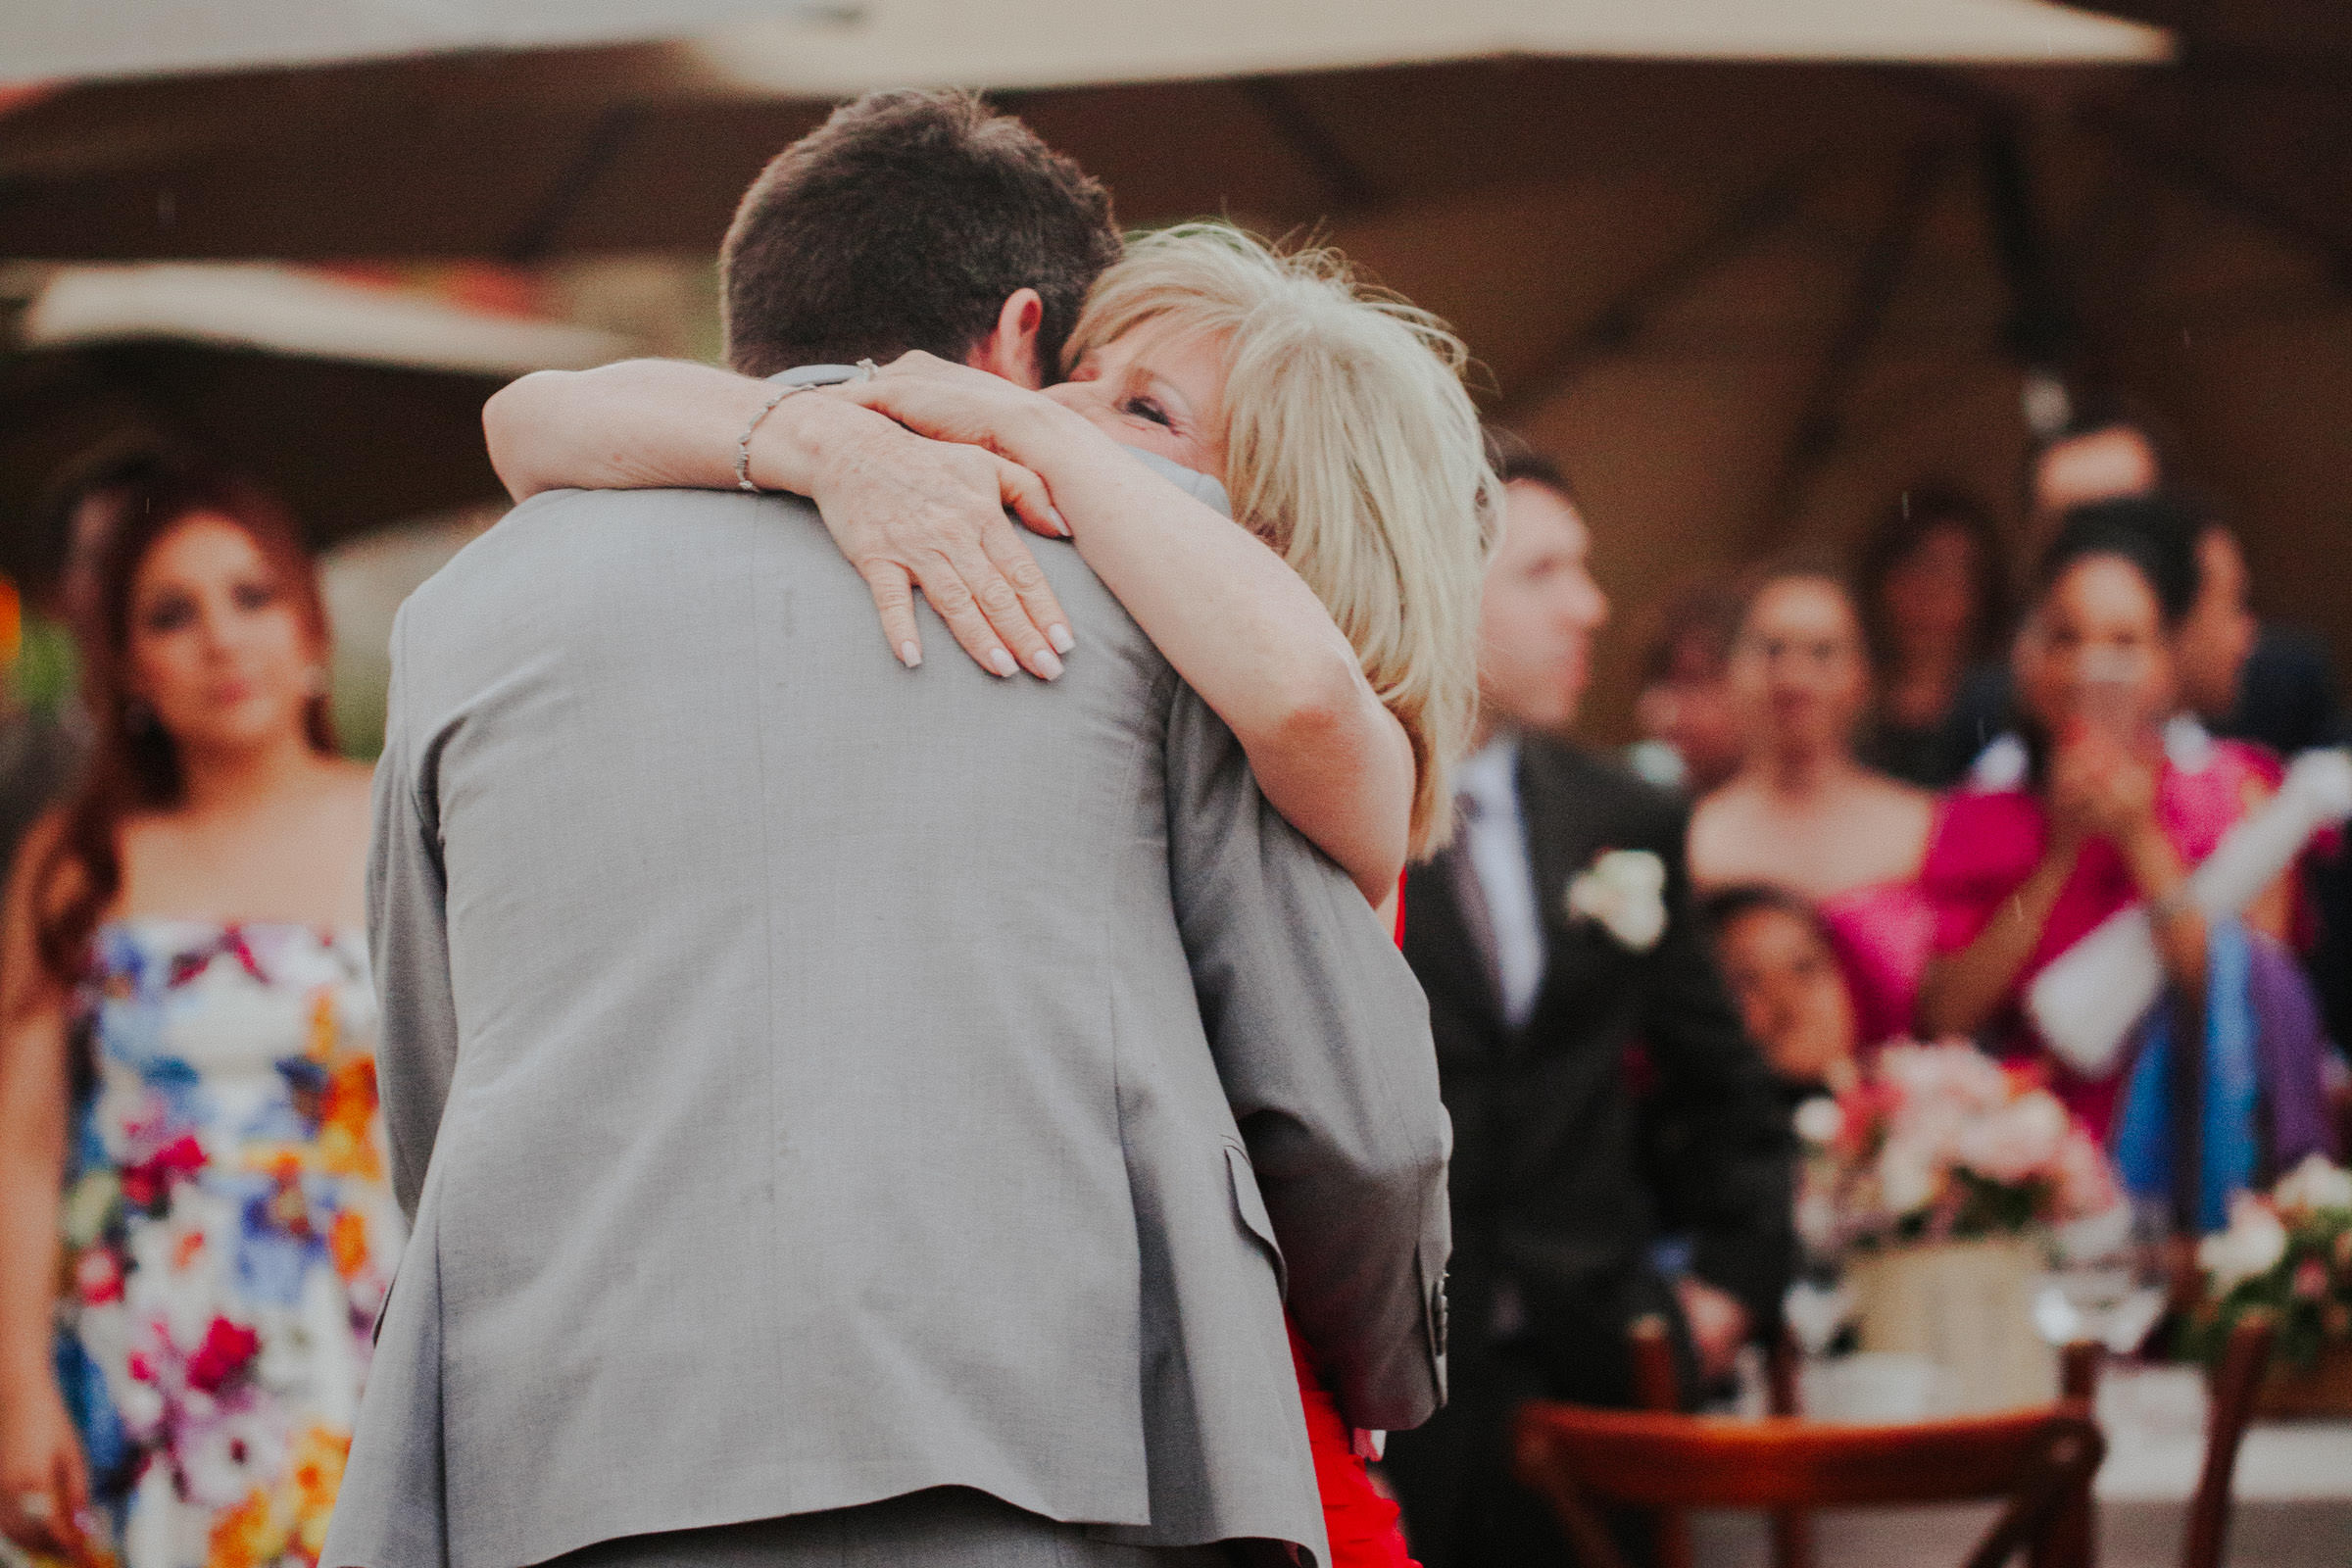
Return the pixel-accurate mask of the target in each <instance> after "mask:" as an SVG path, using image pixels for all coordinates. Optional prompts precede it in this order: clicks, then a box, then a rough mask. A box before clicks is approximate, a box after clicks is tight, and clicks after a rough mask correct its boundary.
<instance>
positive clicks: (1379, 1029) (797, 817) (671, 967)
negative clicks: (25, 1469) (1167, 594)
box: [325, 491, 1448, 1568]
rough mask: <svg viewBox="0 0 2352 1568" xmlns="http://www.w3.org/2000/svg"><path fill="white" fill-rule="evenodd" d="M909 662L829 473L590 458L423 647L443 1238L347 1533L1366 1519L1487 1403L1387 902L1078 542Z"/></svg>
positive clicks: (407, 874) (422, 1190)
mask: <svg viewBox="0 0 2352 1568" xmlns="http://www.w3.org/2000/svg"><path fill="white" fill-rule="evenodd" d="M1038 553H1039V556H1040V558H1041V560H1042V562H1043V564H1044V565H1045V567H1046V570H1047V572H1048V574H1049V576H1050V577H1051V578H1052V579H1053V581H1054V588H1055V591H1056V593H1057V594H1058V595H1059V596H1060V598H1061V602H1062V604H1063V606H1064V607H1065V609H1067V610H1068V612H1069V613H1070V616H1071V624H1072V626H1073V628H1074V629H1075V630H1076V632H1077V634H1078V638H1079V646H1078V649H1077V651H1076V653H1075V654H1074V655H1073V656H1072V657H1071V659H1070V660H1069V662H1068V664H1069V667H1068V673H1067V674H1066V675H1065V676H1064V677H1063V678H1062V679H1061V680H1060V681H1059V682H1057V683H1055V684H1054V685H1052V686H1047V685H1043V684H1040V683H1038V682H1035V681H1032V680H1029V679H1027V678H1025V677H1024V678H1020V679H1016V680H1013V681H998V680H995V679H993V678H992V677H990V676H987V675H985V674H983V673H981V672H980V671H979V670H978V669H976V668H975V667H973V666H972V665H971V663H970V662H969V661H967V660H965V659H964V658H963V657H962V656H961V655H960V654H959V653H957V652H956V651H955V650H954V649H953V647H952V646H951V644H950V643H949V641H948V639H947V637H946V635H945V631H944V628H943V627H942V626H941V625H940V624H939V622H937V621H936V620H933V621H931V622H930V640H931V645H932V648H933V657H932V659H931V661H930V662H928V663H926V664H925V665H924V666H923V667H922V668H921V669H919V670H915V671H908V670H905V669H901V668H900V667H898V665H897V664H896V663H895V662H893V661H892V660H891V659H890V658H889V657H888V655H887V654H886V653H885V652H884V651H883V650H882V648H881V646H880V644H879V642H878V641H877V639H876V636H875V631H874V626H873V621H872V611H871V609H870V607H869V603H868V599H867V595H866V592H865V589H864V586H863V585H862V583H861V582H860V581H859V580H858V577H857V575H856V573H855V572H854V571H852V570H851V569H850V567H849V566H848V565H847V564H845V563H843V561H842V560H841V559H840V558H839V556H838V555H837V554H836V552H835V550H834V547H833V545H832V543H831V542H830V540H829V539H828V538H827V536H826V535H825V533H824V531H823V528H822V526H821V524H819V523H818V522H817V521H816V519H815V516H814V514H813V512H812V510H811V509H809V507H808V506H807V505H806V504H805V503H801V502H798V501H795V500H791V499H786V498H777V497H754V496H746V495H737V494H726V493H716V492H644V491H640V492H617V493H588V492H560V493H557V494H553V495H548V496H543V497H540V498H537V499H535V500H533V501H531V502H529V503H526V504H525V505H523V506H522V507H519V508H517V509H516V510H515V512H514V513H513V514H512V515H510V516H508V517H507V519H506V520H504V521H503V522H501V523H500V524H499V525H498V526H497V527H496V528H494V529H492V530H491V531H490V532H489V533H488V534H487V535H485V536H484V537H483V538H482V539H480V540H478V541H476V542H475V543H474V544H473V545H471V546H469V547H468V548H467V549H466V551H465V552H464V553H463V554H461V555H460V556H459V558H458V559H457V560H456V561H455V562H453V563H452V564H450V566H449V567H448V568H446V569H445V570H444V571H442V572H441V573H440V575H438V576H437V577H435V578H434V579H433V580H432V581H430V582H429V583H427V584H426V585H425V586H424V587H423V588H421V589H419V590H418V591H417V594H416V595H415V597H414V598H412V599H411V601H410V602H409V604H408V606H407V607H406V608H405V610H404V611H403V613H402V614H401V616H400V620H399V622H398V625H397V628H396V630H395V632H394V635H393V662H394V686H393V694H392V697H391V707H390V715H389V721H388V724H387V732H386V746H385V752H384V756H383V760H382V762H381V764H380V766H379V771H378V775H377V795H376V801H377V816H376V835H375V843H374V847H373V851H372V858H371V865H370V874H369V885H370V935H371V940H372V945H373V950H374V956H375V963H376V975H377V979H378V981H379V983H380V985H381V987H382V990H383V1003H384V1038H383V1045H382V1057H381V1076H382V1085H383V1094H384V1104H385V1109H386V1115H387V1120H388V1123H389V1129H390V1136H391V1148H392V1161H393V1167H394V1179H395V1182H396V1185H397V1187H398V1190H399V1193H400V1197H401V1200H402V1202H403V1204H404V1206H406V1207H408V1208H409V1209H411V1211H412V1213H413V1215H414V1218H415V1235H414V1239H413V1240H412V1241H411V1243H410V1250H409V1252H408V1254H407V1256H406V1258H405V1259H404V1261H403V1264H402V1267H401V1272H400V1276H399V1279H398V1280H397V1282H396V1284H395V1286H394V1289H393V1292H392V1296H391V1299H390V1301H389V1302H388V1304H387V1306H386V1308H385V1313H384V1316H383V1319H382V1321H381V1324H380V1326H379V1329H380V1342H379V1347H378V1352H377V1358H376V1361H375V1365H374V1368H373V1371H372V1374H371V1379H370V1384H369V1388H368V1397H367V1399H366V1401H365V1404H364V1406H363V1409H362V1411H361V1416H360V1422H359V1430H358V1434H357V1438H356V1441H355V1445H354V1448H353V1451H352V1455H351V1461H350V1466H349V1470H348V1472H347V1474H346V1476H345V1479H344V1483H343V1492H342V1498H341V1502H340V1505H339V1507H338V1508H337V1511H336V1515H335V1519H334V1525H333V1529H332V1531H331V1533H330V1536H329V1540H328V1543H327V1549H326V1553H325V1568H344V1565H360V1568H441V1565H448V1568H516V1565H520V1564H527V1563H534V1562H538V1561H541V1560H543V1559H545V1558H548V1557H551V1556H554V1555H556V1554H558V1553H560V1552H564V1551H566V1550H569V1549H572V1548H575V1547H578V1546H581V1545H585V1544H590V1543H593V1542H596V1541H600V1540H605V1539H610V1538H613V1537H617V1536H624V1535H632V1534H638V1533H643V1532H650V1531H663V1530H676V1529H684V1528H690V1527H695V1526H703V1525H714V1524H722V1523H728V1522H734V1521H740V1520H748V1519H757V1518H764V1517H771V1516H776V1515H782V1514H790V1513H799V1512H805V1511H810V1510H816V1509H827V1508H837V1507H845V1506H850V1505H854V1504H858V1503H862V1502H867V1501H872V1500H876V1499H880V1498H885V1497H890V1496H894V1495H900V1494H904V1493H907V1492H911V1491H915V1490H918V1489H921V1488H927V1487H935V1486H946V1485H958V1486H966V1487H972V1488H977V1489H979V1490H982V1491H985V1492H988V1493H991V1494H994V1495H997V1496H999V1497H1002V1498H1005V1500H1007V1501H1009V1502H1012V1503H1014V1504H1016V1505H1018V1506H1020V1507H1022V1508H1026V1509H1030V1510H1032V1511H1034V1512H1037V1513H1041V1514H1045V1515H1048V1516H1051V1517H1053V1518H1056V1519H1065V1520H1078V1521H1085V1522H1089V1523H1091V1524H1095V1525H1098V1526H1100V1527H1102V1528H1103V1531H1104V1532H1105V1533H1110V1534H1115V1535H1117V1536H1119V1537H1120V1538H1121V1539H1132V1540H1134V1541H1137V1542H1139V1543H1145V1544H1170V1545H1174V1544H1193V1543H1198V1542H1206V1541H1216V1540H1225V1539H1232V1538H1240V1537H1267V1538H1274V1539H1278V1540H1286V1541H1292V1542H1297V1543H1300V1544H1305V1545H1307V1546H1308V1547H1310V1548H1311V1549H1314V1550H1316V1551H1317V1552H1318V1553H1319V1552H1320V1551H1321V1550H1322V1545H1323V1536H1322V1524H1321V1517H1320V1513H1319V1511H1318V1509H1317V1503H1316V1495H1315V1490H1314V1482H1313V1477H1312V1474H1311V1471H1310V1468H1309V1463H1308V1458H1307V1454H1306V1449H1305V1441H1304V1435H1303V1430H1302V1427H1301V1417H1300V1410H1299V1398H1298V1394H1297V1389H1296V1386H1295V1381H1294V1379H1293V1376H1292V1373H1291V1369H1290V1363H1289V1357H1288V1354H1287V1350H1286V1346H1285V1340H1284V1332H1283V1324H1282V1311H1281V1302H1280V1299H1278V1295H1277V1292H1278V1286H1279V1285H1280V1284H1281V1282H1283V1281H1284V1280H1285V1278H1286V1271H1287V1288H1288V1293H1289V1295H1288V1299H1289V1305H1290V1309H1291V1311H1292V1313H1293V1314H1294V1315H1295V1316H1296V1318H1297V1320H1298V1321H1299V1325H1300V1327H1301V1329H1302V1330H1303V1331H1304V1332H1305V1333H1306V1335H1307V1336H1308V1338H1309V1340H1310V1341H1311V1342H1312V1343H1314V1344H1315V1345H1316V1346H1317V1347H1318V1348H1319V1349H1320V1351H1321V1352H1322V1354H1323V1355H1324V1356H1325V1358H1326V1360H1327V1363H1328V1364H1327V1365H1326V1367H1325V1369H1324V1370H1325V1375H1326V1377H1327V1379H1328V1381H1329V1382H1330V1383H1331V1385H1332V1387H1333V1389H1334V1392H1335V1393H1336V1394H1337V1396H1338V1397H1339V1399H1340V1402H1341V1405H1342V1408H1343V1409H1344V1410H1345V1411H1346V1412H1347V1414H1348V1417H1349V1419H1351V1420H1352V1421H1353V1422H1355V1423H1356V1424H1358V1425H1362V1426H1368V1427H1405V1426H1410V1425H1413V1424H1415V1423H1417V1422H1418V1421H1420V1420H1422V1419H1423V1418H1425V1417H1426V1416H1427V1415H1428V1414H1429V1413H1430V1411H1431V1410H1432V1409H1433V1408H1434V1407H1435V1405H1436V1404H1437V1402H1438V1401H1439V1399H1440V1398H1441V1397H1442V1388H1443V1376H1444V1373H1443V1354H1444V1345H1443V1331H1442V1308H1441V1307H1440V1306H1439V1305H1438V1304H1437V1302H1438V1297H1439V1284H1440V1278H1441V1273H1442V1270H1443V1265H1444V1262H1445V1257H1446V1249H1447V1238H1446V1195H1445V1175H1444V1172H1445V1162H1446V1151H1447V1145H1448V1131H1447V1127H1446V1119H1445V1112H1444V1110H1443V1109H1442V1107H1441V1105H1440V1103H1439V1099H1438V1089H1437V1075H1436V1068H1435V1061H1434V1056H1433V1053H1432V1050H1431V1046H1430V1040H1429V1033H1428V1013H1427V1008H1426V1005H1425V1004H1424V1002H1423V1000H1422V997H1421V994H1420V992H1419V989H1418V988H1417V986H1416V985H1415V983H1414V981H1413V979H1412V977H1411V975H1410V973H1409V972H1408V971H1407V970H1406V968H1405V966H1404V963H1403V960H1402V959H1401V958H1400V957H1399V956H1398V955H1397V952H1396V950H1395V948H1394V946H1393V945H1392V943H1391V942H1390V940H1389V938H1388V936H1387V934H1386V933H1385V932H1383V931H1382V930H1381V929H1380V928H1379V926H1378V924H1377V922H1376V921H1375V920H1374V919H1373V918H1372V916H1371V915H1370V913H1369V911H1368V910H1367V909H1366V907H1365V906H1364V902H1363V900H1362V899H1361V897H1359V896H1358V895H1357V893H1356V892H1355V890H1354V888H1353V887H1352V885H1351V884H1350V883H1349V882H1348V880H1347V878H1346V877H1345V876H1343V875H1342V874H1341V873H1340V872H1339V871H1338V870H1337V868H1336V867H1334V866H1333V865H1332V864H1331V863H1330V862H1329V861H1327V860H1325V859H1323V858H1321V857H1320V856H1319V855H1317V854H1316V853H1315V852H1314V851H1313V850H1312V849H1311V848H1310V847H1309V846H1308V845H1307V844H1306V843H1305V841H1304V840H1302V839H1301V838H1300V837H1299V835H1298V834H1297V833H1296V832H1295V831H1293V830H1292V829H1291V828H1290V827H1289V825H1288V824H1287V823H1285V822H1284V821H1283V820H1282V819H1281V818H1280V817H1279V816H1278V815H1276V814H1275V813H1274V812H1273V811H1272V810H1271V809H1269V808H1267V807H1266V806H1265V804H1264V803H1263V801H1262V800H1261V799H1260V797H1259V796H1258V794H1257V792H1256V789H1255V787H1254V785H1253V784H1252V782H1251V780H1250V775H1249V771H1248V768H1247V766H1246V764H1245V762H1244V760H1243V759H1242V756H1241V752H1240V748H1239V746H1238V745H1237V744H1236V743H1235V741H1234V740H1233V738H1232V736H1231V734H1230V733H1229V732H1228V731H1227V730H1226V729H1225V728H1224V727H1223V725H1222V724H1220V723H1219V722H1218V720H1217V719H1216V718H1215V717H1214V715H1212V714H1211V713H1210V712H1209V711H1207V710H1206V708H1205V707H1204V706H1203V705H1202V704H1201V701H1200V700H1199V698H1198V697H1197V696H1195V695H1194V693H1193V692H1192V691H1191V690H1190V689H1189V688H1188V687H1186V686H1185V685H1184V684H1183V683H1182V682H1181V681H1180V680H1178V679H1177V678H1176V676H1175V674H1174V672H1173V671H1172V670H1171V669H1170V668H1169V666H1168V665H1167V663H1166V662H1164V661H1163V660H1162V659H1161V658H1160V657H1159V655H1158V654H1157V653H1156V651H1154V650H1153V649H1152V645H1151V643H1150V642H1149V641H1148V640H1147V639H1146V638H1145V637H1144V636H1143V635H1142V633H1141V632H1140V631H1139V630H1138V628H1137V627H1136V626H1135V624H1134V623H1133V622H1132V621H1131V620H1130V619H1129V618H1128V617H1127V615H1126V614H1125V613H1124V612H1123V611H1122V610H1121V609H1120V608H1119V606H1118V604H1117V603H1116V602H1115V601H1114V600H1113V599H1112V598H1111V597H1110V595H1109V594H1108V593H1107V591H1105V590H1104V589H1103V587H1102V585H1101V584H1100V583H1099V582H1097V581H1096V580H1095V578H1094V577H1093V576H1092V574H1091V573H1089V572H1088V571H1087V569H1086V568H1085V566H1084V565H1083V564H1082V563H1080V561H1079V560H1078V558H1077V556H1076V553H1075V552H1074V551H1072V550H1070V549H1069V548H1068V547H1066V546H1060V545H1053V544H1041V546H1040V547H1039V551H1038Z"/></svg>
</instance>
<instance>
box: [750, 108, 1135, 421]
mask: <svg viewBox="0 0 2352 1568" xmlns="http://www.w3.org/2000/svg"><path fill="white" fill-rule="evenodd" d="M1118 256H1119V237H1118V231H1117V229H1116V228H1115V227H1114V226H1113V225H1112V222H1111V215H1110V197H1109V194H1108V193H1107V192H1105V191H1104V190H1103V187H1102V185H1101V184H1099V183H1097V182H1096V181H1095V180H1093V179H1090V178H1089V177H1087V175H1086V173H1085V172H1083V171H1081V170H1080V169H1079V168H1078V166H1077V165H1076V164H1074V163H1072V162H1071V161H1070V160H1068V159H1067V158H1064V157H1061V156H1060V155H1059V154H1057V153H1055V152H1054V150H1053V149H1051V148H1049V147H1048V146H1046V144H1045V143H1044V142H1042V141H1040V140H1039V139H1038V138H1037V136H1036V134H1035V133H1034V132H1033V131H1031V130H1030V129H1029V127H1028V126H1026V125H1024V124H1022V123H1020V122H1019V121H1017V120H1014V119H1012V118H1010V117H1009V116H1003V115H995V114H991V113H990V112H989V110H988V108H987V106H986V105H984V104H982V103H981V102H980V100H979V99H977V98H976V97H974V96H972V95H971V94H969V93H963V92H878V93H868V94H867V95H866V96H865V97H863V98H860V99H858V101H857V102H856V103H854V104H849V105H847V106H845V107H843V108H841V109H838V110H835V111H834V113H833V117H832V118H831V119H829V120H827V121H826V122H825V123H823V124H822V125H820V126H818V127H817V128H816V129H815V130H813V131H810V132H809V134H808V135H806V136H804V137H802V138H801V139H800V140H799V141H797V142H794V143H793V144H792V145H791V146H790V147H787V148H785V149H784V151H783V152H781V153H779V154H777V155H776V157H775V159H774V160H773V161H772V162H771V163H769V165H768V166H767V168H766V169H765V170H764V171H762V172H761V173H760V177H759V178H758V179H756V180H754V181H753V182H752V188H751V189H750V190H748V191H746V192H745V193H744V198H743V202H742V205H741V206H739V207H737V208H736V210H735V221H734V223H733V225H732V226H731V227H730V228H729V229H728V230H727V238H726V243H725V245H724V246H723V247H722V248H721V249H720V252H719V281H720V290H721V294H722V299H723V308H724V311H725V315H726V333H727V362H728V363H729V364H730V365H732V366H733V367H734V368H736V369H738V370H741V371H743V372H745V373H746V374H749V375H773V374H774V373H775V372H776V371H778V370H783V369H789V368H792V367H794V366H797V365H812V364H846V363H848V362H850V361H853V360H858V359H863V358H869V357H870V358H872V359H876V360H889V359H892V358H894V357H896V356H897V355H899V354H903V353H905V352H907V350H910V349H921V350H923V351H925V352H926V353H930V354H936V355H938V356H939V357H940V358H941V359H945V360H957V361H960V360H962V359H964V358H965V357H966V356H968V355H969V354H970V353H971V352H972V350H973V349H974V348H975V347H976V346H978V345H979V344H980V342H981V341H982V340H983V339H984V338H986V337H987V336H988V334H989V332H990V331H991V330H992V329H993V328H994V327H995V326H996V324H997V319H998V315H999V313H1000V312H1001V311H1002V310H1003V309H1004V307H1005V299H1006V298H1007V297H1008V296H1009V295H1011V294H1012V293H1014V292H1015V291H1016V290H1019V289H1023V288H1033V289H1036V290H1037V292H1038V295H1039V297H1040V298H1041V299H1042V300H1043V301H1044V306H1045V309H1044V315H1043V319H1042V320H1041V322H1040V324H1039V328H1038V339H1037V348H1038V360H1039V366H1040V368H1041V370H1042V371H1043V372H1044V373H1045V374H1046V375H1047V376H1048V378H1053V377H1054V375H1055V372H1056V371H1057V370H1058V368H1059V366H1060V360H1061V350H1062V345H1063V344H1064V343H1065V342H1066V341H1067V340H1068V338H1069V335H1070V328H1071V327H1072V326H1073V325H1075V324H1076V322H1077V319H1078V311H1079V308H1080V306H1082V305H1083V304H1084V303H1085V301H1086V295H1087V291H1088V289H1090V288H1092V287H1093V286H1094V281H1095V279H1096V277H1098V276H1099V275H1100V274H1101V273H1102V271H1103V269H1104V268H1106V267H1108V266H1109V265H1110V264H1111V263H1112V262H1114V261H1116V260H1118Z"/></svg>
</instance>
